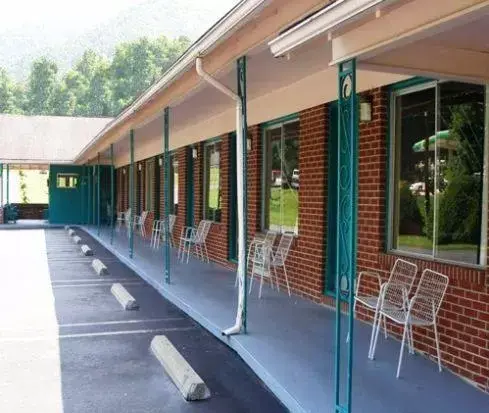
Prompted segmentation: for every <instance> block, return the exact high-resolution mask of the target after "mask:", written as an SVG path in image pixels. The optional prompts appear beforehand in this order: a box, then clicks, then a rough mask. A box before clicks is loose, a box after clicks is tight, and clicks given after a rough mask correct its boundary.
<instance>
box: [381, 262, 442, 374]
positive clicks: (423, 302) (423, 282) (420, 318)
mask: <svg viewBox="0 0 489 413" xmlns="http://www.w3.org/2000/svg"><path fill="white" fill-rule="evenodd" d="M447 287H448V277H447V276H446V275H443V274H441V273H439V272H436V271H432V270H429V269H426V270H424V271H423V274H422V275H421V279H420V281H419V284H418V287H417V288H416V292H415V293H414V296H413V297H412V298H411V300H409V296H408V292H407V290H406V288H403V287H401V286H400V285H399V284H393V283H391V284H387V285H386V286H385V288H383V290H382V294H381V304H380V316H383V317H387V318H388V319H389V320H392V321H393V322H395V323H397V324H401V325H403V326H404V329H403V334H402V342H401V351H400V353H399V362H398V364H397V374H396V377H397V378H399V374H400V372H401V365H402V356H403V352H404V344H405V342H406V339H407V342H408V349H409V353H410V354H414V340H413V326H421V327H429V326H432V327H433V330H434V333H435V343H436V353H437V358H438V370H439V371H440V372H441V355H440V342H439V337H438V329H437V325H436V317H437V315H438V311H439V310H440V307H441V304H442V302H443V298H444V297H445V293H446V291H447ZM392 296H395V297H397V296H402V297H403V300H404V303H403V306H402V308H401V309H395V308H392V307H391V306H390V305H389V300H390V297H392ZM379 329H380V323H379V322H378V323H377V327H376V331H375V340H374V345H373V350H372V355H375V349H376V347H377V337H378V335H379Z"/></svg>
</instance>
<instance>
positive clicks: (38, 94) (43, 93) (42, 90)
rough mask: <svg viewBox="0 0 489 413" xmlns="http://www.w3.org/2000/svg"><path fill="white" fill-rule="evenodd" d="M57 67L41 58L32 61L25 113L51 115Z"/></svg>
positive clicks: (52, 62) (46, 59) (50, 61)
mask: <svg viewBox="0 0 489 413" xmlns="http://www.w3.org/2000/svg"><path fill="white" fill-rule="evenodd" d="M57 74H58V66H57V65H56V63H55V62H54V61H52V60H49V59H48V58H46V57H41V58H39V59H37V60H35V61H34V63H33V64H32V67H31V73H30V75H29V81H28V87H27V113H28V114H30V115H51V114H52V113H53V103H54V99H55V95H56V89H57Z"/></svg>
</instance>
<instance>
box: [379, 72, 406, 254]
mask: <svg viewBox="0 0 489 413" xmlns="http://www.w3.org/2000/svg"><path fill="white" fill-rule="evenodd" d="M406 82H407V81H406ZM400 83H402V82H400ZM391 105H392V91H390V92H389V93H388V96H387V111H386V113H387V128H386V129H387V136H386V139H385V142H386V144H387V152H386V156H385V159H386V165H385V181H386V182H385V199H384V202H385V216H384V248H383V250H384V253H386V252H387V251H388V250H389V248H390V245H389V238H390V235H389V234H390V231H391V195H392V194H391V185H390V182H391V172H392V170H393V169H392V167H391V161H392V159H391V156H392V136H391V131H392V125H391V119H392V118H391V117H392V115H393V113H392V110H391Z"/></svg>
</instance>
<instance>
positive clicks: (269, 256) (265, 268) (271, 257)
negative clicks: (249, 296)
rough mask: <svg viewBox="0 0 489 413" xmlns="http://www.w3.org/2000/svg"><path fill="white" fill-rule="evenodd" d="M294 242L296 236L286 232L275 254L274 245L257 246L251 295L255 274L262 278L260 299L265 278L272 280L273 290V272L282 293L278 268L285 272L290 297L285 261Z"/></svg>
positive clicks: (254, 256)
mask: <svg viewBox="0 0 489 413" xmlns="http://www.w3.org/2000/svg"><path fill="white" fill-rule="evenodd" d="M293 241H294V234H293V233H291V232H286V233H284V234H282V236H281V237H280V241H279V244H278V246H277V249H276V250H275V252H274V250H273V244H271V245H270V244H266V243H261V244H257V245H256V247H255V253H254V254H253V258H252V262H251V266H252V269H251V279H250V290H249V293H251V289H252V287H253V277H254V275H255V274H257V275H259V276H261V281H260V292H259V294H258V296H259V297H260V298H261V289H262V286H263V279H264V278H267V277H269V278H270V284H271V286H272V288H273V280H272V274H271V272H272V271H273V277H275V284H276V285H277V290H279V291H280V286H279V279H278V274H277V267H282V270H283V272H284V277H285V282H286V284H287V290H288V293H289V297H290V286H289V279H288V277H287V269H286V267H285V261H286V260H287V256H288V255H289V251H290V247H291V245H292V242H293ZM270 270H272V271H270Z"/></svg>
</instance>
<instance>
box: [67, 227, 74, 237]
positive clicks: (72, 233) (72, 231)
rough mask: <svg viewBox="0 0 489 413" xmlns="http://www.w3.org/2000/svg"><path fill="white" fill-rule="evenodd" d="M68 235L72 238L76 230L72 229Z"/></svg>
mask: <svg viewBox="0 0 489 413" xmlns="http://www.w3.org/2000/svg"><path fill="white" fill-rule="evenodd" d="M68 235H69V236H70V237H72V236H73V235H75V230H74V229H72V228H70V229H69V230H68Z"/></svg>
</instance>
